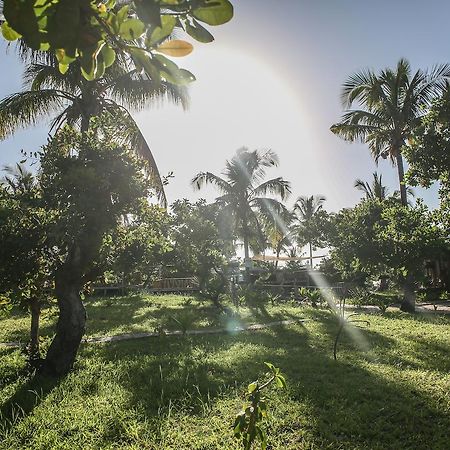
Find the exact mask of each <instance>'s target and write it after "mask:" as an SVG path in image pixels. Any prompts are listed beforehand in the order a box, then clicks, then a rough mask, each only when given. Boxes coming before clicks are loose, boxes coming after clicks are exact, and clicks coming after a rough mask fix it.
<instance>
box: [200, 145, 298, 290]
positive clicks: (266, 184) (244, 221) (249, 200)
mask: <svg viewBox="0 0 450 450" xmlns="http://www.w3.org/2000/svg"><path fill="white" fill-rule="evenodd" d="M275 166H278V157H277V155H276V154H275V153H274V152H273V151H271V150H266V151H262V150H254V151H250V150H248V149H247V148H241V149H240V150H238V151H237V153H236V155H235V156H233V158H232V159H231V160H230V161H227V162H226V168H225V170H224V171H223V173H222V174H223V175H224V177H220V176H218V175H215V174H213V173H211V172H200V173H198V174H197V175H196V176H195V177H194V178H193V180H192V184H193V186H194V188H196V189H201V188H202V187H203V186H204V185H206V184H212V185H214V186H215V187H216V188H217V189H218V190H219V191H220V193H221V194H222V195H221V196H220V197H218V198H217V199H216V201H217V202H218V203H219V204H221V205H223V208H224V212H225V213H226V214H229V216H230V217H232V218H233V221H234V223H235V229H236V231H237V234H238V235H240V236H241V237H242V239H243V244H244V255H245V266H246V276H247V281H249V272H250V266H249V265H250V256H249V239H250V237H251V235H252V234H254V231H255V230H257V232H258V233H259V234H260V235H262V231H261V224H260V218H261V217H264V218H266V219H267V220H269V218H271V219H272V220H280V221H281V218H280V217H281V215H282V214H283V212H284V211H285V207H284V205H283V204H282V203H281V202H280V201H278V200H276V199H275V198H271V197H267V195H274V196H276V197H279V198H280V199H281V200H282V201H283V200H285V199H286V198H287V197H288V196H289V194H290V193H291V189H290V183H289V182H288V181H286V180H284V179H283V178H281V177H278V178H273V179H270V180H268V181H264V178H265V176H266V169H267V168H269V167H275ZM280 224H281V222H280Z"/></svg>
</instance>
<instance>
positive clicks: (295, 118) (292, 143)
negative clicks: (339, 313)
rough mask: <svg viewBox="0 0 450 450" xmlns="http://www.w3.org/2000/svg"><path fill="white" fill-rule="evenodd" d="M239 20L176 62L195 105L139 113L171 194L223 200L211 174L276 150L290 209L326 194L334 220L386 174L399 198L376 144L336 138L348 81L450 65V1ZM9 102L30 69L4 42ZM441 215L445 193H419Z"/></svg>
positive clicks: (0, 62) (380, 3) (286, 11)
mask: <svg viewBox="0 0 450 450" xmlns="http://www.w3.org/2000/svg"><path fill="white" fill-rule="evenodd" d="M233 4H234V6H235V17H234V18H233V20H232V21H231V22H230V23H228V24H226V25H224V26H221V27H214V28H212V29H211V31H212V32H213V34H214V36H215V38H216V40H215V42H214V43H212V44H198V43H196V44H195V49H194V52H193V53H192V54H191V55H190V56H188V57H185V58H182V59H179V60H177V61H176V62H177V63H178V64H179V65H180V66H181V67H184V68H187V69H189V70H191V71H192V72H193V73H194V74H195V75H196V77H197V81H196V82H195V83H193V85H192V86H191V88H190V98H191V100H190V107H189V109H188V110H186V111H183V110H182V109H181V107H178V106H174V105H171V104H164V105H162V106H159V107H156V106H155V107H153V108H151V109H148V110H146V111H143V112H139V113H137V114H135V118H136V120H137V122H138V124H139V126H140V127H141V129H142V131H143V133H144V135H145V137H146V139H147V141H148V143H149V145H150V147H151V149H152V151H153V153H154V156H155V159H156V161H157V163H158V166H159V169H160V172H161V174H162V175H166V174H167V173H169V172H173V173H174V178H173V179H171V181H170V184H169V185H168V186H167V190H166V191H167V192H166V193H167V196H168V200H169V202H172V201H174V200H175V199H177V198H188V199H191V200H196V199H198V198H200V197H206V198H207V199H208V200H213V199H214V197H215V195H216V192H214V190H212V189H206V190H204V191H201V192H196V191H194V189H193V188H192V186H191V184H190V181H191V179H192V178H193V177H194V175H195V174H196V173H197V172H199V171H210V172H214V173H217V174H219V173H220V172H221V171H222V170H223V168H224V167H225V161H226V160H227V159H230V158H231V157H232V156H233V154H234V153H235V152H236V150H237V149H239V148H241V147H243V146H244V147H248V148H249V149H251V150H254V149H269V148H270V149H272V150H274V151H275V152H276V153H277V154H278V156H279V159H280V166H279V167H278V168H276V169H273V170H271V171H270V172H268V176H271V177H275V176H283V177H284V178H285V179H287V180H289V181H291V183H292V191H293V194H292V197H291V199H290V201H289V202H288V203H289V204H292V203H293V202H294V200H295V199H296V198H297V197H298V196H300V195H313V194H321V195H324V196H325V197H326V198H327V201H326V203H325V207H326V209H328V210H329V211H337V210H339V209H340V208H343V207H349V206H352V205H354V204H355V203H356V202H358V201H359V199H360V192H358V191H357V190H356V189H355V188H354V187H353V185H354V181H355V179H357V178H361V179H363V180H367V181H370V179H371V177H372V172H374V171H375V170H378V171H379V172H381V173H382V174H383V180H384V182H385V183H386V184H387V185H388V186H389V187H390V189H391V191H393V190H395V189H397V184H398V182H397V172H396V168H395V167H392V166H391V164H390V163H389V162H387V161H382V162H381V163H380V164H379V166H378V167H377V166H376V165H375V163H374V162H373V160H372V158H371V156H370V153H369V150H368V148H367V146H365V145H364V144H351V143H347V142H344V141H342V140H341V139H339V138H338V137H336V136H334V135H333V134H332V133H331V132H330V131H329V128H330V126H331V125H332V124H333V123H335V122H337V121H339V118H340V115H341V114H342V107H341V104H340V99H339V94H340V89H341V85H342V83H343V82H344V81H345V80H346V78H348V76H350V75H351V74H352V73H354V72H355V71H358V70H360V69H363V68H367V67H369V68H372V69H375V70H381V69H383V68H385V67H394V66H395V64H396V63H397V61H398V60H399V59H400V58H401V57H405V58H407V59H408V60H409V61H410V62H411V65H412V67H413V69H417V68H423V69H425V68H430V67H432V66H433V65H434V64H436V63H443V62H448V61H449V60H450V44H449V42H448V39H447V36H446V33H445V30H446V29H447V27H448V17H450V2H448V1H445V0H442V1H438V0H428V1H426V2H425V1H422V0H390V1H387V0H377V1H369V0H278V1H274V0H272V1H269V0H235V1H234V2H233ZM0 55H1V59H0V67H1V69H2V70H1V71H0V97H1V98H3V97H5V96H6V95H9V94H11V93H13V92H16V91H18V90H20V89H21V87H22V82H21V73H22V70H23V67H22V64H21V62H20V61H19V60H18V58H17V56H16V55H15V54H14V51H12V50H9V51H8V52H7V51H6V46H5V43H4V42H1V43H0ZM47 133H48V122H46V121H44V122H42V123H41V124H40V125H39V126H37V127H36V128H35V129H32V130H30V129H27V130H25V131H21V132H18V133H17V134H16V135H15V136H14V137H13V138H11V139H8V140H6V141H4V142H0V166H4V165H5V164H13V163H15V162H17V161H18V160H19V159H21V158H20V149H22V148H23V149H25V150H28V151H29V150H36V149H37V148H38V147H39V146H40V145H42V144H43V143H45V141H46V138H47ZM415 191H416V194H417V195H418V196H420V197H423V198H424V199H425V201H426V202H427V203H428V204H429V205H430V206H431V207H435V206H437V204H438V198H437V189H436V188H435V187H434V188H431V189H429V190H427V191H425V190H423V189H415Z"/></svg>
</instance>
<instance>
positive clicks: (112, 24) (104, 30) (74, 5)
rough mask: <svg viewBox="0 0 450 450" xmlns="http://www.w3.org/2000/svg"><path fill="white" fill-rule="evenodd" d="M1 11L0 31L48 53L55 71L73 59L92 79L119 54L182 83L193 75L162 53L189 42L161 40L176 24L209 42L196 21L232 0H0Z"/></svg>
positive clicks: (218, 14) (178, 50) (228, 12)
mask: <svg viewBox="0 0 450 450" xmlns="http://www.w3.org/2000/svg"><path fill="white" fill-rule="evenodd" d="M3 14H4V17H5V19H6V20H5V21H4V22H3V24H2V27H1V28H2V34H3V37H4V38H5V39H6V40H8V41H14V40H17V39H22V41H23V43H25V45H27V46H28V47H30V48H32V49H34V50H36V51H42V52H51V53H53V54H54V55H56V57H57V58H58V62H59V69H60V71H61V73H65V72H67V70H68V68H69V65H70V64H71V63H73V62H74V61H78V62H79V63H80V67H81V72H82V74H83V76H84V77H85V78H86V79H88V80H94V79H97V78H100V77H102V75H103V74H104V72H105V69H107V68H108V67H110V66H111V65H112V64H113V63H114V61H115V59H116V57H117V55H118V54H119V55H121V56H122V57H123V56H127V57H129V58H131V59H132V60H133V61H134V63H135V64H136V65H137V66H138V67H140V68H141V70H143V71H144V72H145V73H146V74H147V75H148V76H149V77H150V78H151V79H152V80H153V81H154V82H158V81H159V80H161V79H163V80H165V81H168V82H171V83H175V84H185V83H189V82H191V81H193V80H194V79H195V78H194V76H193V75H192V74H191V73H190V72H189V71H187V70H184V69H180V68H179V67H178V66H177V65H176V64H175V63H174V62H172V61H171V60H169V59H167V58H165V57H164V56H163V54H167V55H169V56H184V55H186V54H188V53H190V52H191V51H192V45H191V44H189V43H188V42H185V41H181V40H173V41H168V42H164V41H165V40H166V39H167V38H168V37H169V36H170V35H171V34H172V33H173V31H174V29H175V28H179V29H183V30H184V31H185V32H186V33H187V34H188V35H190V36H191V37H192V38H194V39H195V40H197V41H199V42H211V41H212V40H213V39H214V38H213V36H212V35H211V33H210V32H209V31H208V30H207V29H206V28H205V27H204V26H203V25H202V24H201V23H204V24H207V25H212V26H214V25H221V24H224V23H226V22H228V21H229V20H230V19H231V18H232V17H233V6H232V5H231V3H230V2H229V1H228V0H132V1H128V2H121V1H118V2H116V0H102V1H93V0H51V1H50V0H25V1H16V0H4V2H3Z"/></svg>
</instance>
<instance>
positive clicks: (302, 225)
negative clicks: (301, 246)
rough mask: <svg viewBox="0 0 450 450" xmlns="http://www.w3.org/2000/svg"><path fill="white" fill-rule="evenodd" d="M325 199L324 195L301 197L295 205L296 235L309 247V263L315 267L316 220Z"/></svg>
mask: <svg viewBox="0 0 450 450" xmlns="http://www.w3.org/2000/svg"><path fill="white" fill-rule="evenodd" d="M325 200H326V199H325V197H324V196H322V195H311V196H310V197H304V196H301V197H299V198H298V199H297V201H296V202H295V205H294V214H295V215H296V218H297V224H296V225H295V226H294V233H295V234H296V235H297V239H298V240H303V242H305V241H306V243H307V244H308V245H309V262H310V266H311V268H312V267H313V241H314V239H315V238H316V227H315V224H314V219H315V218H316V216H317V214H318V213H319V211H321V210H322V208H323V203H324V201H325Z"/></svg>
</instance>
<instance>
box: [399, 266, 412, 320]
mask: <svg viewBox="0 0 450 450" xmlns="http://www.w3.org/2000/svg"><path fill="white" fill-rule="evenodd" d="M400 310H401V311H404V312H408V313H415V312H416V293H415V290H414V279H413V277H412V275H410V274H408V275H406V278H405V281H404V284H403V300H402V303H401V305H400Z"/></svg>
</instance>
